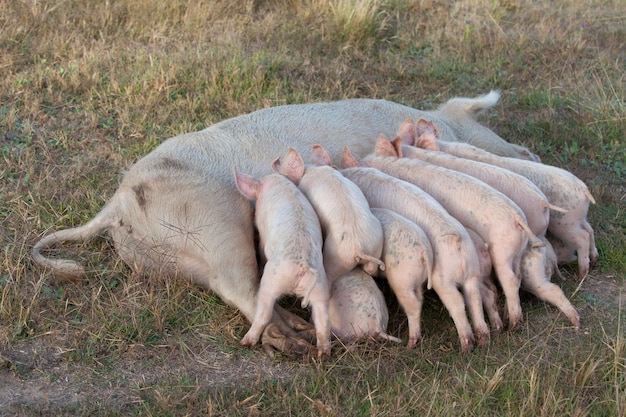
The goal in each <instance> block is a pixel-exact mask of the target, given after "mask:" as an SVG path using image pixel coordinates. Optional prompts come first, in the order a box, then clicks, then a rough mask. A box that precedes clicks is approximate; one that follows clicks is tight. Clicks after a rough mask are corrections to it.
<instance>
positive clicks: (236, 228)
mask: <svg viewBox="0 0 626 417" xmlns="http://www.w3.org/2000/svg"><path fill="white" fill-rule="evenodd" d="M498 98H499V93H498V92H495V91H492V92H491V93H489V94H487V95H484V96H481V97H476V98H474V99H468V98H455V99H452V100H450V101H448V102H447V103H446V104H444V105H443V106H442V107H441V108H439V109H438V110H436V111H432V112H425V111H420V110H416V109H412V108H410V107H406V106H402V105H400V104H395V103H392V102H388V101H383V100H370V99H353V100H344V101H338V102H332V103H318V104H302V105H286V106H279V107H274V108H269V109H264V110H259V111H256V112H253V113H250V114H247V115H243V116H238V117H235V118H232V119H228V120H224V121H222V122H220V123H217V124H214V125H212V126H210V127H208V128H207V129H204V130H201V131H199V132H194V133H187V134H183V135H180V136H177V137H174V138H171V139H169V140H167V141H165V142H163V143H162V144H161V145H160V146H158V147H157V148H156V149H155V150H154V151H152V152H151V153H150V154H148V155H147V156H145V157H144V158H142V159H141V160H139V161H138V162H137V163H136V164H135V165H134V166H132V167H131V168H130V169H129V170H128V172H127V173H126V175H125V176H124V178H123V180H122V182H121V184H120V187H119V189H118V190H117V192H116V193H115V194H114V195H113V197H112V198H111V200H110V201H109V202H108V203H107V204H106V205H105V207H104V208H103V209H102V210H101V211H100V212H99V213H98V214H97V215H96V217H95V218H93V219H92V220H91V221H89V222H87V223H86V224H84V225H82V226H79V227H75V228H72V229H67V230H62V231H58V232H55V233H52V234H50V235H48V236H46V237H44V238H42V239H41V240H40V241H39V242H38V243H37V244H36V245H35V246H34V248H33V259H34V260H35V261H36V262H37V263H38V264H40V265H42V266H44V267H48V268H50V269H51V270H52V271H53V272H54V273H55V274H57V275H59V276H62V277H69V278H80V277H83V276H84V275H85V270H84V268H83V267H82V266H80V265H79V264H78V263H76V262H74V261H71V260H65V259H55V258H49V257H46V256H44V255H43V254H42V251H43V250H46V249H48V248H50V247H51V246H52V245H53V244H56V243H58V242H63V241H83V240H87V239H89V238H91V237H94V236H96V235H98V234H100V233H103V232H105V231H108V232H109V233H110V235H111V236H112V238H113V241H114V244H115V248H116V250H117V252H118V254H119V256H120V257H121V258H122V259H123V260H124V261H125V262H126V263H127V264H128V265H130V266H131V267H132V268H134V269H136V270H140V271H147V272H150V273H166V274H177V275H181V276H183V277H185V278H187V279H189V280H191V281H192V282H194V283H196V284H198V285H201V286H202V287H204V288H206V289H209V290H212V291H213V292H215V294H217V295H218V296H219V297H220V298H221V299H222V300H223V301H224V302H225V303H227V304H229V305H231V306H234V307H236V308H238V309H239V310H240V311H241V313H242V314H243V315H244V316H245V317H246V318H247V319H248V320H249V321H252V319H253V318H254V311H255V306H256V296H257V290H258V286H259V279H258V277H259V270H258V265H257V261H256V256H255V247H254V233H253V208H252V206H251V204H250V203H249V202H248V201H246V199H245V198H244V197H242V196H241V194H239V192H238V191H237V188H236V186H235V182H234V179H233V175H232V168H233V166H237V168H238V169H239V170H241V171H242V172H246V173H248V174H249V175H252V176H254V177H257V178H258V177H262V176H264V175H267V174H269V173H270V171H271V163H272V161H273V160H274V159H276V158H277V157H278V156H280V155H282V154H284V153H285V152H286V151H287V150H288V149H289V148H290V147H293V148H295V149H296V150H297V151H298V152H299V153H300V154H301V155H302V156H303V158H304V159H305V160H308V159H309V157H310V152H311V149H312V148H313V145H316V144H321V145H322V146H324V147H325V148H326V149H327V150H328V151H329V153H330V154H331V155H332V156H333V158H334V162H335V163H336V164H339V161H340V158H341V154H342V151H343V148H344V147H345V146H348V147H350V149H351V150H352V152H353V153H355V154H356V155H359V156H365V155H366V154H367V153H369V152H370V151H371V149H372V148H373V146H374V144H375V142H376V138H377V137H378V135H379V134H383V135H387V136H389V137H391V136H392V135H394V134H395V132H396V130H397V127H398V126H399V125H400V124H401V123H402V122H403V121H404V120H406V119H408V118H411V119H419V118H422V117H428V118H429V119H431V120H434V121H435V123H437V125H438V126H439V129H440V131H441V139H442V140H446V141H462V142H469V143H474V144H477V145H478V146H481V147H483V148H484V149H487V150H489V151H491V152H494V153H498V154H501V155H506V156H514V157H519V158H526V159H535V156H534V155H533V154H532V153H530V152H529V151H528V150H527V149H525V148H523V147H520V146H517V145H512V144H509V143H507V142H506V141H504V140H503V139H502V138H500V137H499V136H498V135H496V134H495V133H494V132H492V131H491V130H489V129H487V128H486V127H484V126H482V125H480V124H479V123H477V122H476V121H475V116H477V115H478V114H480V113H481V112H482V111H484V110H486V109H488V108H490V107H492V106H494V105H495V104H496V103H497V101H498ZM477 140H479V141H480V143H479V144H478V143H476V141H477ZM302 323H303V321H301V320H297V318H296V317H295V316H293V315H291V314H290V313H288V312H286V311H285V310H283V309H281V308H280V307H276V308H275V312H274V315H273V319H272V323H271V324H270V325H269V326H267V328H266V330H265V332H264V335H263V341H264V343H267V344H270V345H272V346H273V347H275V348H277V349H280V350H283V351H288V350H291V349H293V348H296V347H298V346H302V345H303V343H302V341H301V340H299V339H298V338H297V337H296V334H295V333H294V332H293V331H292V329H296V328H298V326H299V325H300V324H302Z"/></svg>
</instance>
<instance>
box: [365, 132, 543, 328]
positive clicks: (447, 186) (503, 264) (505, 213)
mask: <svg viewBox="0 0 626 417" xmlns="http://www.w3.org/2000/svg"><path fill="white" fill-rule="evenodd" d="M363 164H365V165H367V166H370V167H373V168H376V169H379V170H381V171H383V172H385V173H387V174H389V175H392V176H394V177H397V178H399V179H401V180H404V181H408V182H410V183H412V184H415V185H417V186H418V187H420V188H422V189H423V190H424V191H426V192H427V193H428V194H430V195H431V196H433V198H434V199H435V200H437V201H438V202H439V203H440V204H441V205H442V206H443V207H444V208H445V209H446V211H447V212H448V213H450V214H451V215H452V216H454V218H456V219H457V220H458V221H459V222H461V224H463V225H464V226H465V227H468V228H471V229H473V230H474V231H475V232H476V233H478V234H479V235H480V237H481V238H483V239H484V241H485V242H486V243H487V244H488V245H489V253H490V255H491V261H492V262H493V268H494V270H495V272H496V275H497V277H498V280H499V281H500V283H501V285H502V290H503V292H504V295H505V298H506V304H507V311H508V319H509V326H510V327H511V328H512V329H514V328H516V327H517V325H518V324H519V323H520V322H521V320H522V307H521V304H520V298H519V288H520V279H519V277H518V273H519V266H520V262H521V255H522V252H523V251H524V249H525V248H526V246H527V244H528V242H529V238H530V239H532V241H533V242H535V244H541V243H540V241H539V240H538V239H537V238H536V237H535V236H534V235H533V234H532V232H531V231H530V229H529V228H528V224H527V223H526V216H524V213H523V212H522V211H521V210H520V208H519V207H518V206H517V205H516V204H515V203H514V202H513V201H511V199H509V198H508V197H506V196H505V195H504V194H502V193H501V192H499V191H497V190H495V189H493V188H492V187H490V186H488V185H487V184H485V183H484V182H482V181H479V180H477V179H476V178H473V177H470V176H469V175H466V174H463V173H461V172H457V171H453V170H450V169H447V168H442V167H439V166H436V165H433V164H429V163H427V162H424V161H420V160H418V159H408V158H398V150H397V149H395V148H394V147H393V145H392V144H391V143H390V142H389V141H388V140H387V139H385V138H382V137H381V138H379V140H378V142H377V144H376V150H375V154H373V155H369V156H367V157H366V158H364V159H363Z"/></svg>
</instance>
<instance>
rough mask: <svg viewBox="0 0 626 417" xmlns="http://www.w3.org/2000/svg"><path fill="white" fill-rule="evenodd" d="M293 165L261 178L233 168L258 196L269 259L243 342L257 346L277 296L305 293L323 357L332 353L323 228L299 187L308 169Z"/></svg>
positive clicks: (240, 183)
mask: <svg viewBox="0 0 626 417" xmlns="http://www.w3.org/2000/svg"><path fill="white" fill-rule="evenodd" d="M276 164H277V163H276V161H275V162H274V164H273V168H274V169H276V168H275V166H276ZM291 168H293V169H283V170H282V171H283V174H284V175H281V174H278V173H273V174H270V175H267V176H265V177H263V178H262V179H261V180H260V181H259V180H257V179H255V178H253V177H251V176H248V175H246V174H242V173H239V172H237V170H236V168H235V169H234V173H235V180H236V184H237V188H238V189H239V191H240V192H241V194H243V195H244V196H245V197H246V198H248V199H250V200H256V209H255V223H256V225H257V228H258V230H259V239H260V246H261V249H262V251H263V253H264V255H265V258H266V259H267V263H266V264H265V267H264V269H263V275H262V277H261V284H260V287H259V292H258V295H257V302H256V310H255V315H254V319H253V321H252V325H251V327H250V330H248V332H247V333H246V334H245V336H244V337H243V338H242V339H241V344H242V345H249V346H254V345H255V344H256V343H257V342H258V340H259V337H260V336H261V333H262V332H263V330H264V329H265V327H266V326H267V324H268V323H269V322H270V320H271V319H272V314H273V312H274V304H275V302H276V300H277V299H278V298H279V297H280V296H281V295H283V294H295V295H296V296H298V297H302V306H303V307H306V306H308V305H311V308H312V310H313V312H312V316H313V318H314V321H315V333H316V339H317V348H318V356H319V357H321V358H324V357H327V356H329V355H330V318H329V313H328V299H329V297H330V293H329V287H328V281H327V280H326V273H325V271H324V263H323V259H322V231H321V228H320V224H319V220H318V219H317V215H316V214H315V211H314V210H313V207H311V204H310V203H309V201H308V200H307V199H306V197H305V196H304V195H303V194H302V192H300V190H298V188H297V187H296V185H295V184H297V183H298V182H299V181H300V179H301V178H302V175H303V174H304V169H303V167H291Z"/></svg>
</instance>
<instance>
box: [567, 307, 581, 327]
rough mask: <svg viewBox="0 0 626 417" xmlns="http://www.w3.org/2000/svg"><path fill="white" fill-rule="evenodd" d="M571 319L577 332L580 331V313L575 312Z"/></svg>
mask: <svg viewBox="0 0 626 417" xmlns="http://www.w3.org/2000/svg"><path fill="white" fill-rule="evenodd" d="M569 319H570V321H571V322H572V324H573V325H574V328H575V329H576V330H580V316H579V315H578V313H577V312H576V311H575V310H574V311H573V312H572V313H571V314H570V317H569Z"/></svg>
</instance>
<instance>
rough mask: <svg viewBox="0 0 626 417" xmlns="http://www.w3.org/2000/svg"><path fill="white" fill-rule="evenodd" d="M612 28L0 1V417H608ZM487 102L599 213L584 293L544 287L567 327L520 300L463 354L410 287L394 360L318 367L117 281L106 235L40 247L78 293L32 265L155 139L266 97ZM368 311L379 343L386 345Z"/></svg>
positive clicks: (620, 178) (330, 4) (615, 331)
mask: <svg viewBox="0 0 626 417" xmlns="http://www.w3.org/2000/svg"><path fill="white" fill-rule="evenodd" d="M625 19H626V5H624V3H623V1H619V0H613V1H605V2H600V3H598V2H593V1H591V0H583V1H573V0H567V1H563V2H560V3H559V4H555V3H554V2H550V1H547V0H541V1H528V0H521V1H487V0H471V1H468V2H462V3H458V2H457V3H455V2H434V1H430V0H420V1H417V2H414V1H405V0H363V1H356V0H352V1H347V0H337V1H334V0H328V1H324V0H264V1H244V2H221V1H219V2H218V1H209V2H184V1H179V0H175V1H165V0H158V1H146V0H143V1H142V0H139V1H129V0H120V1H116V2H91V1H86V0H74V1H71V2H49V1H39V2H23V1H20V2H17V1H12V0H0V69H1V73H2V75H3V76H2V77H1V78H0V158H1V159H0V197H1V198H2V200H1V201H2V204H1V205H0V219H1V220H2V228H1V229H0V238H1V239H2V248H3V251H2V253H1V254H0V256H1V257H0V265H1V267H0V317H1V318H2V320H1V321H0V378H1V379H2V381H6V385H7V386H10V387H11V390H9V391H6V392H4V391H3V395H5V397H3V398H6V400H4V399H3V400H0V414H11V415H51V414H54V415H117V414H127V415H128V414H130V415H232V416H239V415H240V416H244V415H246V416H250V415H252V416H261V415H296V416H300V415H302V416H304V415H329V416H331V415H332V416H341V415H345V416H363V415H381V416H383V415H384V416H404V415H418V414H422V415H460V416H477V415H481V416H482V415H489V416H490V415H492V416H501V415H537V416H556V415H559V416H560V415H572V416H583V415H592V416H604V415H624V413H626V391H625V390H624V387H625V386H626V361H625V359H624V358H625V357H626V354H625V353H624V342H625V339H624V326H625V325H626V320H625V314H624V299H625V293H626V291H625V280H624V276H625V275H626V245H625V244H624V242H625V241H626V223H625V221H624V219H625V218H626V217H625V216H624V212H625V209H626V206H625V197H624V196H625V195H626V140H625V138H626V101H625V99H624V97H626V91H625V90H624V86H625V83H624V81H625V78H624V77H625V75H624V74H625V73H626V71H625V67H624V62H626V51H625V50H624V48H623V39H624V38H625V37H626V30H625V29H624V28H625V26H624V21H625ZM490 89H500V90H502V93H503V95H502V99H501V102H500V103H499V104H498V105H497V106H496V107H495V108H494V109H493V110H492V111H491V112H489V113H487V114H485V115H484V116H483V118H482V119H481V120H482V122H483V123H485V124H486V125H487V126H489V127H491V128H492V129H494V130H495V131H496V132H497V133H498V134H500V135H501V136H502V137H504V138H506V139H507V140H509V141H511V142H515V143H521V144H523V145H526V146H528V147H530V148H531V149H532V150H533V151H534V152H536V153H538V154H539V155H540V156H541V158H542V160H543V161H544V162H546V163H550V164H554V165H557V166H560V167H563V168H566V169H568V170H570V171H572V172H574V173H575V174H576V175H577V176H579V177H580V178H581V179H583V180H584V181H585V182H586V183H587V184H588V185H589V188H590V190H591V191H592V193H593V195H594V196H595V198H596V200H597V204H596V205H594V206H592V207H591V208H590V213H589V219H590V222H591V224H592V226H593V227H594V230H595V232H596V240H597V246H598V250H599V251H600V254H601V258H600V261H599V263H598V265H596V267H595V268H594V269H593V270H592V273H591V274H590V275H589V276H588V277H586V278H585V279H584V280H583V281H582V282H581V281H578V280H577V278H575V274H576V268H575V266H567V267H564V268H562V271H563V273H564V274H565V275H566V277H567V279H566V280H565V281H564V282H558V284H559V285H560V286H561V287H562V288H563V289H564V292H565V293H566V295H567V296H569V297H570V298H571V299H572V302H573V304H574V305H575V307H576V308H577V309H578V311H579V313H580V315H581V319H582V325H581V330H580V331H578V332H575V331H573V330H572V329H571V328H570V326H569V325H568V323H567V321H566V319H565V318H564V317H563V315H561V314H559V313H558V311H557V310H556V308H554V307H553V306H548V305H546V304H545V303H543V302H540V301H538V300H537V299H536V298H535V297H532V296H530V295H528V294H523V296H522V306H523V309H524V314H525V315H524V319H525V321H524V324H523V326H522V328H521V329H520V330H519V331H516V332H505V333H502V334H494V335H492V340H491V343H490V345H489V346H488V347H485V348H481V349H476V350H475V351H474V352H472V353H470V354H461V353H460V351H459V346H458V339H457V336H456V330H455V328H454V325H453V323H452V320H451V319H450V318H449V316H448V314H447V312H446V310H445V308H443V306H442V305H441V303H440V302H439V300H438V299H437V298H436V297H435V296H433V295H432V294H429V295H428V296H427V298H426V305H425V311H424V319H423V328H424V330H423V332H424V340H423V342H422V343H421V344H420V345H419V346H418V347H417V348H416V349H414V350H411V351H408V350H406V348H405V347H404V346H396V345H393V344H378V343H373V342H367V343H366V342H364V343H361V344H359V345H357V346H355V347H353V348H351V349H348V350H346V349H343V348H337V349H335V350H334V352H333V356H332V357H331V359H330V360H329V361H328V362H326V363H321V364H320V363H318V362H317V361H315V360H313V359H302V360H292V359H288V358H286V357H284V356H282V355H280V354H278V355H276V357H273V358H272V357H268V356H266V355H265V354H264V353H262V350H261V348H255V349H252V350H251V349H247V348H242V347H240V346H239V339H240V338H241V337H242V335H243V334H244V333H245V332H246V330H247V328H248V323H247V322H246V321H245V319H244V318H243V317H242V316H241V315H240V314H239V313H238V312H236V311H235V310H233V309H232V308H229V307H226V306H225V305H224V304H223V303H222V302H221V301H220V300H219V299H217V298H216V297H215V296H213V295H211V294H208V293H207V292H205V291H202V290H200V289H198V288H196V287H193V286H191V285H190V284H188V283H186V282H181V281H180V280H171V279H168V278H164V277H158V276H145V275H142V274H138V273H134V272H132V271H131V270H130V268H129V267H127V266H126V265H123V264H122V263H121V262H120V260H119V258H118V257H117V256H116V255H115V252H114V250H113V248H112V245H111V244H110V243H109V242H107V241H106V240H104V239H96V240H94V241H92V242H88V243H85V244H81V245H67V246H63V248H62V249H60V250H62V251H63V254H64V255H67V257H70V258H76V259H81V262H83V263H84V265H85V266H86V268H87V270H88V271H89V279H88V280H86V281H85V282H77V283H59V282H56V281H55V280H54V279H52V277H51V276H50V275H49V273H48V272H47V271H44V270H41V269H40V268H38V267H37V266H35V265H34V264H33V263H32V261H31V260H30V255H29V251H30V248H31V247H32V245H33V244H34V243H35V242H36V241H37V240H38V238H39V237H40V236H41V235H42V234H44V233H47V232H50V231H53V230H59V229H62V228H66V227H70V226H74V225H79V224H82V223H84V222H85V221H87V220H88V219H90V218H92V217H93V216H94V215H95V213H97V212H98V211H99V210H100V209H101V207H102V206H103V204H104V203H105V202H106V201H107V200H108V198H110V196H111V195H112V194H113V193H114V191H115V189H116V188H117V185H118V181H119V178H120V177H121V175H122V174H123V172H124V170H125V169H126V168H127V167H128V166H129V165H130V164H132V163H133V162H134V161H136V160H137V159H138V158H140V157H141V156H143V155H145V154H147V153H148V152H150V151H151V150H152V149H154V148H155V147H156V146H157V145H158V144H159V143H161V141H163V140H164V139H166V138H168V137H171V136H174V135H177V134H180V133H182V132H188V131H193V130H198V129H202V128H204V127H206V126H208V125H210V124H211V123H215V122H217V121H219V120H222V119H224V118H227V117H232V116H236V115H238V114H242V113H246V112H250V111H254V110H256V109H259V108H264V107H269V106H275V105H282V104H290V103H304V102H314V101H325V100H336V99H342V98H348V97H370V98H384V99H388V100H393V101H397V102H400V103H403V104H406V105H410V106H413V107H417V108H424V109H432V108H434V107H436V106H437V105H439V104H441V103H443V102H444V101H445V100H447V99H448V98H451V97H453V96H474V95H479V94H483V93H485V92H487V91H489V90H490ZM283 302H284V303H285V305H286V306H288V308H290V309H291V310H295V311H300V310H299V309H298V308H297V305H296V304H295V303H294V302H293V300H290V299H287V300H284V301H283ZM388 304H389V309H390V314H391V322H390V325H389V331H390V333H391V334H394V335H398V336H400V337H403V338H404V339H405V340H406V336H407V322H406V318H405V317H404V315H403V313H402V311H401V309H399V308H398V305H397V302H396V301H395V299H394V298H393V297H392V296H389V297H388ZM16 393H18V394H19V395H17V394H16ZM42 393H45V396H44V395H43V394H42Z"/></svg>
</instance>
